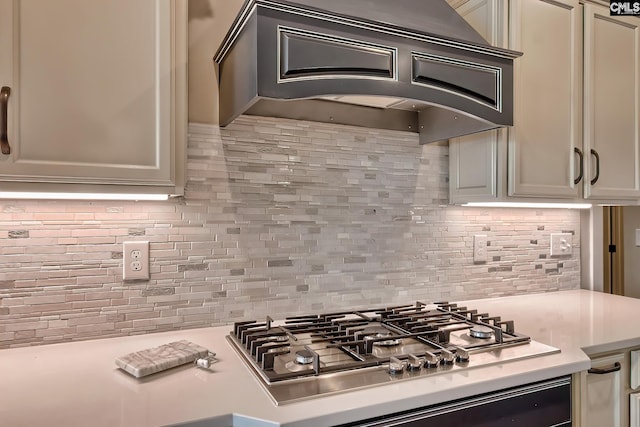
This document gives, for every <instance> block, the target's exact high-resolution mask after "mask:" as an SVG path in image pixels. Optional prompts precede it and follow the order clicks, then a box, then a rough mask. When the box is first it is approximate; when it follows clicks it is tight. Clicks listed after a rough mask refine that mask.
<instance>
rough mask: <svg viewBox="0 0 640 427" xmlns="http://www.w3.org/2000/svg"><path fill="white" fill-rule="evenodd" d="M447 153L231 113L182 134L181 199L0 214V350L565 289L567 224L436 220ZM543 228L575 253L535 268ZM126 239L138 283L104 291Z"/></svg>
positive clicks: (570, 224)
mask: <svg viewBox="0 0 640 427" xmlns="http://www.w3.org/2000/svg"><path fill="white" fill-rule="evenodd" d="M447 156H448V147H447V145H446V144H434V145H426V146H420V145H419V144H418V138H417V136H416V134H413V133H405V132H391V131H375V130H368V129H362V128H355V127H347V126H332V125H328V124H316V123H309V122H296V121H290V120H281V119H264V118H250V117H242V118H240V119H239V120H237V121H236V122H235V123H234V124H233V125H231V126H229V127H228V128H225V129H219V128H218V127H217V126H210V125H196V124H192V125H191V126H190V134H189V148H188V165H187V169H188V182H187V189H186V195H185V197H183V198H177V199H173V200H170V201H168V202H113V201H108V202H107V201H100V202H68V201H11V200H3V201H0V254H1V258H0V259H1V260H2V261H1V262H0V347H13V346H21V345H33V344H43V343H52V342H61V341H69V340H76V339H87V338H93V337H107V336H115V335H127V334H140V333H145V332H153V331H164V330H170V329H182V328H193V327H202V326H208V325H214V324H222V323H228V322H232V321H235V320H240V319H251V318H260V317H263V316H265V315H267V314H271V315H273V316H275V317H282V316H285V315H287V314H296V313H301V312H309V311H311V312H319V311H328V310H336V309H339V308H340V307H346V306H371V305H376V306H377V305H387V304H395V303H406V302H413V301H415V300H423V301H432V300H451V301H454V300H460V299H467V298H483V297H492V296H503V295H512V294H523V293H531V292H544V291H554V290H558V289H577V288H579V286H580V263H579V259H580V250H579V249H580V234H579V231H580V217H579V213H578V212H577V211H573V210H543V209H540V210H527V209H524V210H523V209H486V208H485V209H481V208H463V207H453V206H448V205H447V199H448V183H447V181H448V157H447ZM560 231H565V232H572V233H574V237H573V243H574V245H575V246H574V248H575V251H574V254H573V255H572V256H570V257H563V258H553V259H552V258H550V257H549V256H548V254H549V235H550V233H552V232H560ZM475 234H486V235H487V236H488V240H489V244H490V246H489V247H488V253H489V262H487V263H485V264H474V262H473V258H472V243H473V236H474V235H475ZM129 240H148V241H150V242H151V245H150V257H151V280H148V281H140V282H123V281H122V242H124V241H129Z"/></svg>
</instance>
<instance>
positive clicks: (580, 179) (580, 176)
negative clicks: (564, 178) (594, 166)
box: [573, 147, 584, 184]
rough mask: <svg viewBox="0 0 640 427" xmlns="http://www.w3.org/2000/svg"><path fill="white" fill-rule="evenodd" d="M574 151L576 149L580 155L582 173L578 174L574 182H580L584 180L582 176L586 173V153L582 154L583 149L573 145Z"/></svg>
mask: <svg viewBox="0 0 640 427" xmlns="http://www.w3.org/2000/svg"><path fill="white" fill-rule="evenodd" d="M573 151H575V153H576V154H577V155H578V157H580V163H579V165H580V169H578V170H579V171H580V173H579V174H578V177H577V178H575V179H574V180H573V183H574V184H578V183H579V182H580V181H582V176H583V175H584V155H583V154H582V150H581V149H579V148H578V147H573Z"/></svg>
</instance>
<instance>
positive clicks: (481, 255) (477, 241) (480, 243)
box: [473, 234, 488, 262]
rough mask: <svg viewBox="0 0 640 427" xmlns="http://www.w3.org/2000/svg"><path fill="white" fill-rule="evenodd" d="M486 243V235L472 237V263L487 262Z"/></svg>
mask: <svg viewBox="0 0 640 427" xmlns="http://www.w3.org/2000/svg"><path fill="white" fill-rule="evenodd" d="M487 242H488V238H487V235H486V234H476V235H475V236H473V262H487V259H488V254H487Z"/></svg>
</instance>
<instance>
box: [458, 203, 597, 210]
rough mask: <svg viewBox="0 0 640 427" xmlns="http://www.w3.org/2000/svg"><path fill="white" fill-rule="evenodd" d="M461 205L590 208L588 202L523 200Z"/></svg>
mask: <svg viewBox="0 0 640 427" xmlns="http://www.w3.org/2000/svg"><path fill="white" fill-rule="evenodd" d="M462 206H469V207H481V208H532V209H535V208H539V209H590V208H591V204H590V203H523V202H470V203H464V204H463V205H462Z"/></svg>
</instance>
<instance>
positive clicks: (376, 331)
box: [362, 327, 402, 347]
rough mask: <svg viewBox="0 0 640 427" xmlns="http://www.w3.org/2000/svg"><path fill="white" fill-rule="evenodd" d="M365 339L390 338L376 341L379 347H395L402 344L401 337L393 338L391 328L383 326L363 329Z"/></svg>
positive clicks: (375, 343) (374, 343)
mask: <svg viewBox="0 0 640 427" xmlns="http://www.w3.org/2000/svg"><path fill="white" fill-rule="evenodd" d="M362 333H363V334H364V339H365V340H377V339H379V338H389V339H386V340H381V341H374V342H373V345H375V346H379V347H394V346H397V345H400V343H401V342H402V340H401V339H400V338H393V334H392V333H391V331H390V330H388V329H387V328H383V327H372V328H366V329H364V330H363V331H362Z"/></svg>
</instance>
